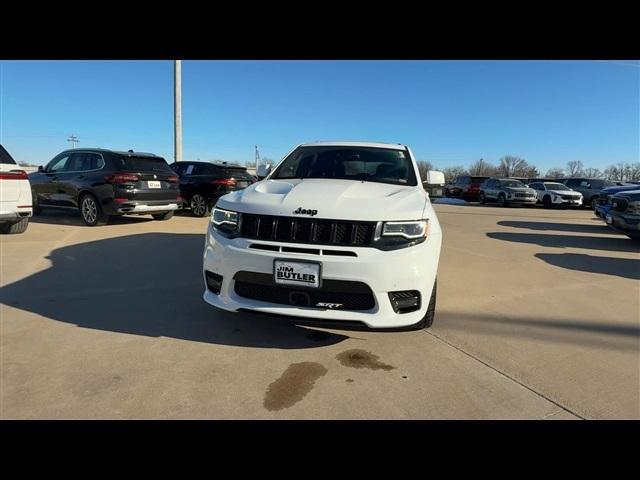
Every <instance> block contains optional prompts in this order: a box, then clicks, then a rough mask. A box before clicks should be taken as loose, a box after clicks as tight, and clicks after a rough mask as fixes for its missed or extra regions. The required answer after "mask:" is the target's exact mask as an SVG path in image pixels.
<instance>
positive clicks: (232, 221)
mask: <svg viewBox="0 0 640 480" xmlns="http://www.w3.org/2000/svg"><path fill="white" fill-rule="evenodd" d="M239 220H240V214H239V213H238V212H232V211H231V210H223V209H221V208H214V209H213V212H211V224H212V225H213V228H214V229H216V230H217V231H218V232H220V233H222V234H223V235H225V236H231V235H234V234H237V233H238V226H239V224H240V221H239Z"/></svg>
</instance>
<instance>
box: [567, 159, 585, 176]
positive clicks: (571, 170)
mask: <svg viewBox="0 0 640 480" xmlns="http://www.w3.org/2000/svg"><path fill="white" fill-rule="evenodd" d="M583 170H584V166H583V165H582V162H581V161H580V160H571V161H570V162H567V173H568V174H569V176H570V177H578V176H581V175H582V174H583Z"/></svg>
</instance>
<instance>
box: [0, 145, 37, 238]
mask: <svg viewBox="0 0 640 480" xmlns="http://www.w3.org/2000/svg"><path fill="white" fill-rule="evenodd" d="M31 205H32V202H31V186H30V185H29V176H28V175H27V172H25V171H24V170H21V169H20V167H19V166H18V165H17V164H16V162H15V160H14V159H13V158H12V157H11V155H9V152H7V151H6V150H5V149H4V147H3V146H2V145H0V233H22V232H24V231H25V230H26V229H27V226H28V225H29V217H31V216H32V215H33V208H32V206H31Z"/></svg>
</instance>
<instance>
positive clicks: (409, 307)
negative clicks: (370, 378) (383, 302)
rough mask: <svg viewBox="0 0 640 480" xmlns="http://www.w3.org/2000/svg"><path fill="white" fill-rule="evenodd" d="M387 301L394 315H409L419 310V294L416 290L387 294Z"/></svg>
mask: <svg viewBox="0 0 640 480" xmlns="http://www.w3.org/2000/svg"><path fill="white" fill-rule="evenodd" d="M389 300H391V306H392V307H393V311H394V312H396V313H409V312H413V311H415V310H419V309H420V292H418V291H417V290H403V291H401V292H389Z"/></svg>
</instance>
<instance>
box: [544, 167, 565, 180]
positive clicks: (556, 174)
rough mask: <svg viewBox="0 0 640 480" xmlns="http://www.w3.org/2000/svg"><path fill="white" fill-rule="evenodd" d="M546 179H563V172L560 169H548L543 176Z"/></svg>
mask: <svg viewBox="0 0 640 480" xmlns="http://www.w3.org/2000/svg"><path fill="white" fill-rule="evenodd" d="M545 176H546V177H549V178H554V179H555V178H562V177H564V170H563V169H561V168H557V167H554V168H550V169H549V170H547V174H546V175H545Z"/></svg>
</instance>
